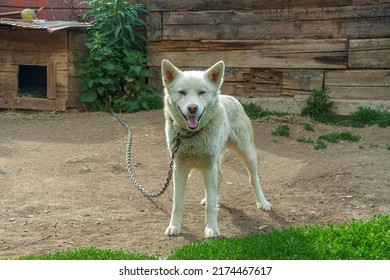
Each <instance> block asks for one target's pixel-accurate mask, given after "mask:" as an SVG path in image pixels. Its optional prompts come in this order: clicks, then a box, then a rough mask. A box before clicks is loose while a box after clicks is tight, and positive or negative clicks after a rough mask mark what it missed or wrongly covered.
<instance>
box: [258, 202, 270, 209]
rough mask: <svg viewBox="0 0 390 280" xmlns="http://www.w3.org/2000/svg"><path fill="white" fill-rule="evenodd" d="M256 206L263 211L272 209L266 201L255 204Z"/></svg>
mask: <svg viewBox="0 0 390 280" xmlns="http://www.w3.org/2000/svg"><path fill="white" fill-rule="evenodd" d="M256 204H257V208H259V209H261V210H264V211H270V210H271V209H272V205H271V203H269V202H268V201H263V202H262V203H256Z"/></svg>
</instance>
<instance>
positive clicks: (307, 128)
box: [303, 123, 314, 131]
mask: <svg viewBox="0 0 390 280" xmlns="http://www.w3.org/2000/svg"><path fill="white" fill-rule="evenodd" d="M303 129H304V130H306V131H314V126H313V125H312V124H311V123H305V124H304V125H303Z"/></svg>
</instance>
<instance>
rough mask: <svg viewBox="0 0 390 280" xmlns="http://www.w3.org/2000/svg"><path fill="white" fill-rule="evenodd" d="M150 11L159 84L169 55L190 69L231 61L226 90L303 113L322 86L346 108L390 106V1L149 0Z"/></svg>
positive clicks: (153, 64) (150, 34)
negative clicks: (307, 101)
mask: <svg viewBox="0 0 390 280" xmlns="http://www.w3.org/2000/svg"><path fill="white" fill-rule="evenodd" d="M148 9H149V10H150V11H151V12H152V15H153V16H152V17H151V18H150V19H149V23H150V29H149V30H148V37H149V39H150V40H151V41H152V42H151V44H150V45H149V50H148V57H149V59H150V63H149V65H150V67H151V69H152V71H153V73H154V77H153V78H152V79H151V80H150V82H151V83H152V84H153V85H154V86H156V87H157V88H161V78H160V69H159V68H160V64H161V60H162V59H164V58H166V59H169V60H170V61H171V62H173V63H174V64H175V65H177V66H178V67H180V68H182V69H187V68H206V67H209V66H211V65H212V64H214V63H215V62H217V61H218V60H224V61H225V64H226V66H227V70H226V79H225V84H224V86H223V91H224V92H225V93H227V94H231V95H235V96H238V97H241V98H252V100H256V101H260V102H261V101H264V104H266V106H269V107H271V108H270V109H278V110H282V111H293V112H299V111H300V109H301V106H302V101H303V100H304V98H306V97H307V94H308V93H309V91H310V90H312V89H315V88H319V87H321V86H328V87H330V88H331V90H332V91H331V95H332V97H333V98H334V99H335V100H336V104H337V105H338V107H339V110H338V111H339V113H340V114H348V113H349V112H350V111H351V110H354V109H355V108H356V106H359V105H364V106H365V105H373V106H377V107H378V106H379V107H387V108H389V109H390V82H389V80H390V0H343V1H335V0H329V1H321V0H280V1H266V0H256V1H255V0H245V1H233V0H223V1H222V0H214V1H201V0H182V1H177V0H149V1H148ZM291 104H295V105H291ZM351 104H352V106H351ZM290 105H291V106H290Z"/></svg>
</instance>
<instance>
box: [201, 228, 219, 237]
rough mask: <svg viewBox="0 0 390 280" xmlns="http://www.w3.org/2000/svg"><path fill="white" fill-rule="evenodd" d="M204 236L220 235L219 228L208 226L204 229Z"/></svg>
mask: <svg viewBox="0 0 390 280" xmlns="http://www.w3.org/2000/svg"><path fill="white" fill-rule="evenodd" d="M204 237H206V238H217V237H219V229H212V228H209V227H206V228H205V229H204Z"/></svg>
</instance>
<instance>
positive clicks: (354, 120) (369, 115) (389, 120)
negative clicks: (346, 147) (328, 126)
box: [348, 107, 390, 127]
mask: <svg viewBox="0 0 390 280" xmlns="http://www.w3.org/2000/svg"><path fill="white" fill-rule="evenodd" d="M348 123H349V124H350V125H351V126H352V127H364V126H366V125H374V124H378V126H379V127H387V126H390V111H380V110H375V109H372V108H369V107H359V109H358V110H357V111H356V112H353V113H351V114H350V116H349V120H348Z"/></svg>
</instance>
